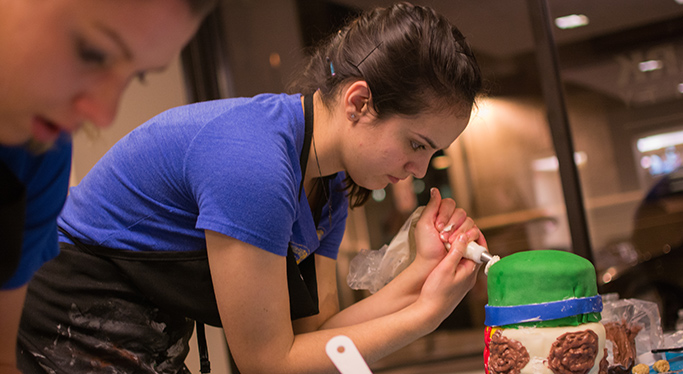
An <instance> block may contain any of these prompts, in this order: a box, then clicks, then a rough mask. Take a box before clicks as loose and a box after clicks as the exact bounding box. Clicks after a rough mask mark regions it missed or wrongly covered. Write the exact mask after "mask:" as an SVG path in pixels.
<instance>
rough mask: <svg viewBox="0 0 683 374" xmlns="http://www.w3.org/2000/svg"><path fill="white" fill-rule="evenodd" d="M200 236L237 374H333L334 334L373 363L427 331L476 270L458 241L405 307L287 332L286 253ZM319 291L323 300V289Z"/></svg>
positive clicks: (455, 300)
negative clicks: (330, 346)
mask: <svg viewBox="0 0 683 374" xmlns="http://www.w3.org/2000/svg"><path fill="white" fill-rule="evenodd" d="M206 241H207V248H208V254H209V265H210V267H211V273H212V279H213V283H214V289H215V292H216V299H217V302H218V307H219V311H220V313H221V319H222V321H223V328H224V331H225V335H226V338H227V340H228V342H229V345H230V349H231V352H232V353H233V355H234V358H235V361H236V363H237V365H238V367H239V368H240V371H241V372H243V373H245V374H246V373H262V372H281V373H327V372H329V373H336V369H335V367H334V366H333V364H332V362H331V361H330V360H329V358H328V357H327V355H326V353H325V344H326V343H327V341H328V340H329V339H331V338H332V337H334V336H336V335H338V334H344V335H346V336H348V337H350V338H351V339H352V340H353V341H354V343H355V344H356V346H357V347H358V349H359V350H360V352H361V354H362V355H363V357H364V358H365V359H366V360H367V361H368V362H374V361H376V360H378V359H379V358H381V357H384V356H386V355H387V354H389V353H392V352H394V351H396V350H397V349H399V348H401V347H403V346H405V345H407V344H409V343H410V342H412V341H414V340H415V339H417V338H419V337H421V336H424V335H426V334H427V333H429V332H431V331H433V330H434V329H435V328H436V327H437V326H438V325H439V323H441V321H443V319H444V318H446V317H447V316H448V315H449V314H450V313H451V312H452V310H453V309H454V308H455V306H456V305H457V304H458V303H459V302H460V300H461V299H462V297H464V295H465V293H466V292H467V291H468V290H469V289H470V288H471V287H472V285H473V284H474V275H475V270H476V267H475V265H474V263H473V262H471V261H468V260H466V261H462V262H460V259H461V256H462V255H461V253H463V252H464V246H465V245H464V244H462V245H460V244H457V245H456V246H455V247H456V248H458V250H456V251H453V250H451V252H450V255H449V256H446V257H445V258H444V259H443V261H441V262H440V263H439V265H438V266H437V267H436V268H435V269H434V270H433V271H432V272H431V273H430V275H429V277H428V279H427V281H426V282H425V287H426V288H425V289H424V290H422V293H421V296H420V297H419V298H418V299H417V301H416V302H414V303H412V304H410V305H409V306H407V307H405V308H403V309H400V310H398V311H396V312H393V313H389V314H386V315H384V316H381V317H379V318H375V319H372V320H369V321H366V322H362V323H358V324H354V325H350V326H345V327H342V328H335V329H329V330H318V331H311V332H306V333H300V334H295V333H294V329H293V327H292V322H291V321H290V316H289V297H288V291H287V277H286V266H285V261H286V259H285V258H284V257H282V256H278V255H275V254H272V253H269V252H267V251H263V250H261V249H259V248H256V247H254V246H251V245H249V244H246V243H244V242H241V241H239V240H236V239H233V238H230V237H227V236H225V235H222V234H218V233H215V232H211V231H207V232H206ZM327 260H329V259H323V258H322V257H321V258H320V261H322V268H321V269H319V270H321V271H323V270H324V271H325V272H327V270H329V268H330V264H331V263H332V261H331V260H329V262H328V261H327ZM325 284H326V283H324V284H323V285H322V287H324V288H326V286H325ZM323 293H324V295H323V297H322V298H321V301H323V302H324V300H328V298H327V297H326V296H325V295H329V293H328V292H327V291H324V292H323ZM327 304H328V303H323V305H321V308H322V313H323V314H325V315H327V314H329V313H331V312H330V311H334V310H336V308H337V307H336V306H332V307H330V308H328V307H327ZM324 318H325V316H323V317H321V318H320V319H319V320H318V322H317V323H320V320H322V319H324ZM304 326H306V325H304ZM307 326H308V329H310V328H311V326H315V324H309V325H307ZM298 330H299V329H298ZM304 330H305V328H304Z"/></svg>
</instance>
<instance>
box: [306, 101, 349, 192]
mask: <svg viewBox="0 0 683 374" xmlns="http://www.w3.org/2000/svg"><path fill="white" fill-rule="evenodd" d="M302 105H303V97H302ZM333 118H334V117H333V116H332V113H330V111H329V110H327V108H326V107H325V105H324V104H323V102H322V100H321V99H320V93H319V92H317V91H316V93H315V94H314V95H313V139H312V141H311V150H310V153H309V156H308V163H307V165H306V179H307V181H306V182H308V181H311V180H312V179H313V178H319V177H322V176H328V175H332V174H335V173H337V172H339V171H342V170H343V168H342V167H341V163H340V161H339V158H338V156H337V152H336V149H337V140H336V139H338V138H339V137H338V136H336V133H335V127H337V128H338V127H339V126H335V125H334V122H333Z"/></svg>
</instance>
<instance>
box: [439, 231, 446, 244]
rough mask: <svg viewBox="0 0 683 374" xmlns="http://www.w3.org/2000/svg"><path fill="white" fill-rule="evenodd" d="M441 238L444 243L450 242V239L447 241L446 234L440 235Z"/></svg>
mask: <svg viewBox="0 0 683 374" xmlns="http://www.w3.org/2000/svg"><path fill="white" fill-rule="evenodd" d="M439 238H441V240H442V241H444V242H445V241H447V240H448V239H446V235H445V234H444V233H441V234H440V235H439Z"/></svg>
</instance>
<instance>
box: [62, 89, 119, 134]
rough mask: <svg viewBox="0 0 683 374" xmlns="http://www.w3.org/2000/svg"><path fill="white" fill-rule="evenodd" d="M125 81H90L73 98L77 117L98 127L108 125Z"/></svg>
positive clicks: (116, 107) (113, 116) (112, 119)
mask: <svg viewBox="0 0 683 374" xmlns="http://www.w3.org/2000/svg"><path fill="white" fill-rule="evenodd" d="M126 83H127V82H126V81H123V82H121V81H118V80H114V79H110V80H108V81H99V82H92V83H91V84H90V86H89V87H87V88H86V89H84V90H83V91H81V93H80V94H78V95H77V96H76V98H75V99H74V107H75V109H76V113H77V115H78V116H79V118H81V119H82V120H84V121H90V122H92V124H93V125H95V126H96V127H98V128H105V127H108V126H109V125H110V124H111V123H112V122H113V121H114V118H115V117H116V111H117V109H118V105H119V100H120V98H121V95H122V94H123V91H124V89H125V87H126Z"/></svg>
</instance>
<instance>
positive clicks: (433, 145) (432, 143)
mask: <svg viewBox="0 0 683 374" xmlns="http://www.w3.org/2000/svg"><path fill="white" fill-rule="evenodd" d="M417 136H419V137H420V138H422V140H424V141H425V143H427V144H428V145H429V146H430V147H431V148H432V149H436V150H439V149H440V148H439V147H437V146H436V144H434V141H432V139H429V138H428V137H426V136H424V135H422V134H417Z"/></svg>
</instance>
